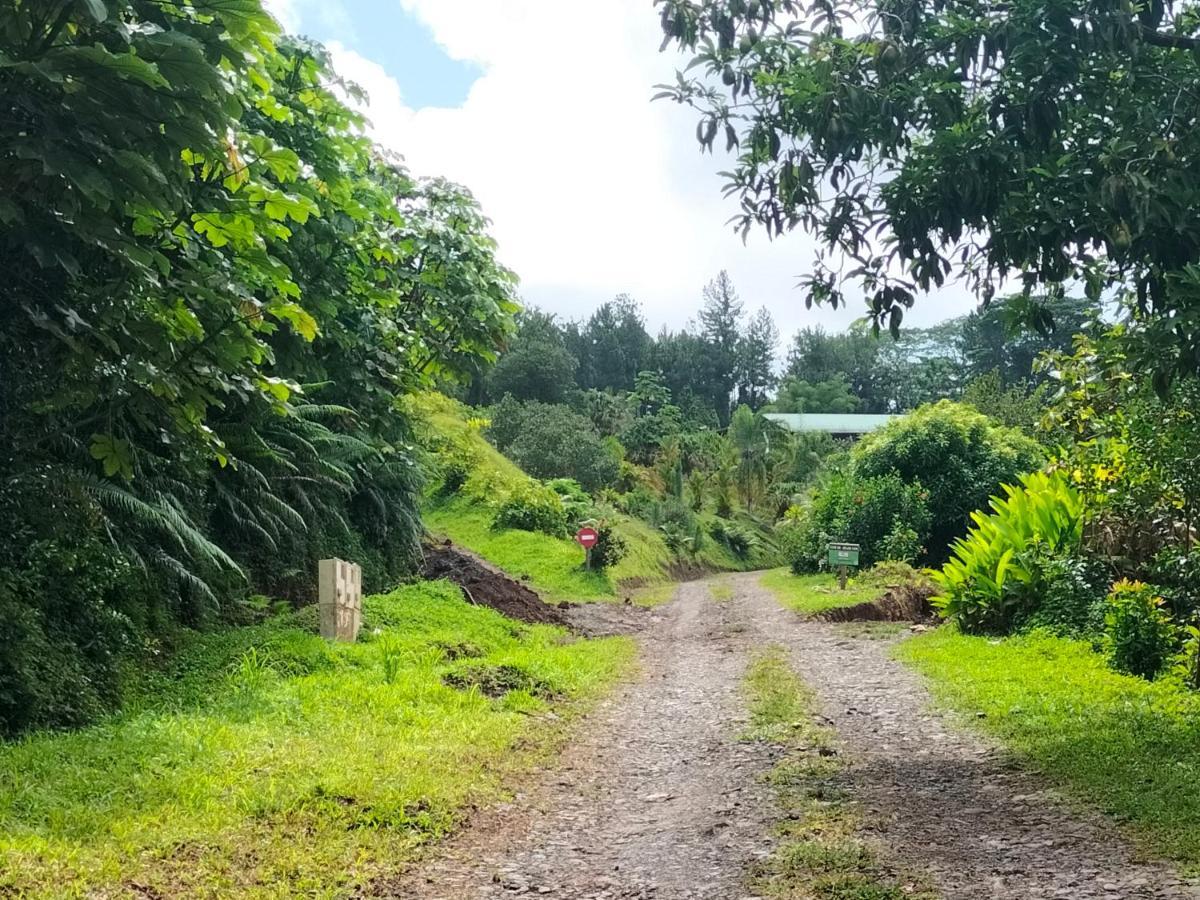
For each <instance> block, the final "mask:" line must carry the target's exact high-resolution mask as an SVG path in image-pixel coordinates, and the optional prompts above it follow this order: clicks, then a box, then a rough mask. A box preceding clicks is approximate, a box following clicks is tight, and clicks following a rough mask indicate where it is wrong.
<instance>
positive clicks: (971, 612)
mask: <svg viewBox="0 0 1200 900" xmlns="http://www.w3.org/2000/svg"><path fill="white" fill-rule="evenodd" d="M1004 495H1005V496H1004V497H1002V498H1001V497H993V498H992V501H991V504H990V505H991V509H992V512H991V513H990V514H985V513H982V512H975V513H972V514H971V518H972V520H973V521H974V523H975V527H974V528H972V529H971V531H970V532H969V533H968V534H967V535H966V536H965V537H963V538H960V539H958V540H956V541H955V542H954V545H953V550H954V555H953V557H952V558H951V559H950V560H949V562H947V563H946V565H945V566H944V567H943V568H942V570H941V571H940V572H935V573H934V576H933V577H934V580H935V581H936V583H937V585H938V587H939V589H940V591H941V593H940V595H939V596H938V597H937V598H935V599H934V603H935V604H936V605H938V606H939V607H940V608H941V609H942V610H944V611H945V613H946V614H947V615H950V616H953V617H954V618H955V619H957V620H958V622H960V623H961V624H962V626H963V627H964V628H966V629H968V630H971V631H990V632H1001V633H1003V632H1005V631H1009V630H1011V629H1012V628H1013V627H1014V626H1015V625H1017V624H1021V623H1023V622H1025V621H1026V620H1027V619H1028V618H1029V616H1030V615H1032V614H1033V612H1034V611H1035V610H1036V609H1037V607H1038V606H1039V604H1040V603H1041V602H1042V601H1043V599H1044V594H1045V592H1046V590H1047V585H1048V582H1049V580H1050V579H1049V578H1048V577H1047V575H1048V574H1049V573H1048V572H1047V566H1048V564H1049V563H1050V561H1051V560H1054V559H1059V558H1062V557H1065V556H1067V555H1069V554H1071V553H1073V552H1074V551H1075V549H1076V548H1077V547H1078V546H1079V541H1080V537H1081V535H1082V531H1083V508H1082V504H1081V500H1080V497H1079V492H1078V491H1077V490H1075V488H1074V487H1073V486H1072V485H1071V483H1070V481H1069V480H1068V479H1067V478H1066V477H1065V476H1063V475H1062V474H1061V473H1055V474H1052V475H1046V474H1042V473H1033V474H1031V475H1027V476H1025V477H1024V478H1022V479H1021V483H1020V485H1019V486H1013V485H1008V484H1006V485H1004Z"/></svg>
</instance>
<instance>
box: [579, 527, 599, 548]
mask: <svg viewBox="0 0 1200 900" xmlns="http://www.w3.org/2000/svg"><path fill="white" fill-rule="evenodd" d="M575 540H576V541H577V542H578V544H579V545H580V546H581V547H583V548H584V549H585V550H591V549H592V548H593V547H595V546H596V542H597V541H598V540H600V534H599V533H598V532H597V531H596V529H595V528H586V527H585V528H580V529H579V530H578V531H577V532H575Z"/></svg>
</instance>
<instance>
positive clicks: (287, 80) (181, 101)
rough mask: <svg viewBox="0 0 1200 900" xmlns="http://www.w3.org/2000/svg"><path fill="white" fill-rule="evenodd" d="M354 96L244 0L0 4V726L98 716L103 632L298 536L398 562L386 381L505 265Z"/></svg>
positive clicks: (220, 586)
mask: <svg viewBox="0 0 1200 900" xmlns="http://www.w3.org/2000/svg"><path fill="white" fill-rule="evenodd" d="M356 93H357V91H356V89H355V88H354V87H353V86H352V85H348V84H346V83H344V82H343V81H341V80H340V79H339V78H338V76H337V74H336V72H334V71H333V70H332V68H331V66H330V64H329V59H328V56H327V54H326V53H325V51H324V50H323V49H322V48H321V47H320V46H318V45H315V44H312V43H309V42H305V41H302V40H297V39H293V38H290V37H287V36H284V35H282V34H280V33H279V31H278V26H277V25H276V23H275V21H274V20H273V19H272V18H271V17H270V16H269V15H267V13H266V12H264V10H263V9H262V7H261V5H260V2H259V0H192V2H188V3H178V4H175V3H163V2H159V0H87V2H78V0H54V2H43V3H18V4H16V5H15V6H14V5H11V4H10V6H9V8H8V9H7V10H6V12H5V13H4V14H3V16H0V109H3V110H4V113H3V115H4V119H5V125H4V130H3V135H2V137H0V182H2V183H3V184H4V192H3V196H0V265H2V266H3V268H4V271H5V272H7V273H9V276H10V277H9V278H7V279H6V281H5V283H4V286H3V288H0V291H2V292H3V303H0V516H2V517H3V519H4V521H5V522H6V524H7V526H8V529H9V531H8V535H9V537H10V540H8V541H6V542H4V546H3V547H0V572H3V573H4V574H3V577H0V611H2V612H0V614H2V615H3V616H4V618H5V619H6V621H11V622H13V623H15V624H14V628H13V630H12V632H11V633H10V634H11V637H10V635H9V634H6V640H7V641H8V644H7V645H6V648H5V651H4V653H2V654H0V730H5V729H6V728H16V727H23V726H25V725H28V724H53V723H54V722H58V723H62V722H64V721H77V720H81V719H83V718H86V717H87V716H89V715H92V714H94V713H95V712H96V710H97V709H98V708H100V707H102V706H103V705H104V704H105V703H106V702H110V701H111V698H112V693H113V691H114V690H115V688H114V682H115V672H116V666H117V662H118V660H119V651H120V650H121V649H122V648H127V647H130V646H135V645H137V641H138V640H140V639H142V638H145V637H148V631H150V630H153V629H154V628H156V627H157V628H165V627H167V624H168V623H170V622H172V621H178V620H183V621H189V622H200V621H203V620H204V619H205V618H206V617H208V616H209V615H211V614H212V613H214V612H215V611H216V610H218V609H224V608H227V607H228V606H229V604H230V603H231V602H236V601H237V600H238V599H239V598H241V597H243V596H245V594H246V593H247V592H248V591H249V590H252V589H253V590H260V591H276V590H284V589H288V592H289V593H291V594H292V595H293V596H304V595H305V592H311V589H312V588H311V579H310V578H309V575H308V570H309V567H310V564H311V563H312V562H313V560H315V559H317V558H320V557H323V556H330V555H346V556H349V557H351V558H354V559H357V560H360V561H362V562H363V564H364V572H365V576H366V578H367V580H368V585H372V584H374V585H380V584H381V583H382V582H383V581H384V580H385V579H394V578H395V577H397V576H398V575H400V574H402V573H403V572H405V571H407V568H408V566H409V565H410V564H411V561H412V558H413V555H414V554H415V550H416V539H417V536H418V535H419V522H418V520H417V513H416V502H417V496H418V491H419V489H420V476H419V474H418V470H417V465H416V460H415V459H414V455H413V452H412V450H411V448H410V447H409V445H408V442H407V424H406V418H405V416H404V414H403V411H402V409H401V408H400V406H399V403H398V401H399V398H400V397H402V396H403V395H404V394H406V393H408V392H410V391H412V390H414V389H418V388H422V387H427V386H432V385H433V384H435V383H437V382H440V381H442V380H447V379H451V380H452V379H456V378H462V377H465V376H466V375H467V374H468V373H470V372H471V371H473V370H474V369H475V368H476V367H477V366H478V365H479V364H480V363H483V362H487V361H490V360H493V359H494V358H495V353H496V350H497V349H498V347H500V346H501V345H503V344H504V343H505V342H506V340H507V338H508V335H509V334H510V332H511V330H512V318H513V314H514V313H515V311H516V309H517V305H516V303H515V298H514V287H515V279H514V277H513V276H512V274H511V273H509V272H508V271H507V270H505V269H504V268H503V267H502V266H500V265H499V263H498V262H497V260H496V258H495V253H494V250H495V245H494V243H493V242H492V240H491V238H490V237H489V236H488V234H487V223H486V220H485V219H484V217H483V215H482V213H481V211H480V210H479V208H478V206H477V205H476V203H475V201H474V200H473V199H472V197H471V196H470V194H469V193H468V192H467V191H466V190H465V189H463V188H461V187H459V186H457V185H453V184H450V183H448V182H445V181H442V180H438V179H431V180H422V179H416V178H414V177H413V176H412V175H410V174H409V172H408V171H407V170H406V169H405V168H404V167H403V165H401V163H400V162H399V161H398V160H397V159H396V158H394V157H392V156H390V155H388V154H387V153H385V152H384V151H383V150H382V149H380V148H379V147H377V146H374V145H373V144H372V143H371V142H370V141H369V140H368V139H367V138H365V137H364V136H363V127H362V126H363V122H362V121H361V118H360V117H359V116H358V115H357V114H356V113H355V112H354V111H353V110H352V109H351V108H350V107H349V106H348V105H347V103H346V101H345V96H346V95H347V94H350V95H354V94H356ZM66 569H71V570H72V571H74V572H75V576H76V577H77V579H78V584H77V585H76V586H75V588H74V589H73V590H72V592H71V593H70V595H69V598H70V603H69V604H63V603H59V602H57V601H56V600H55V597H57V596H58V595H59V594H60V593H61V591H60V589H59V587H58V585H57V583H56V582H57V580H58V579H59V577H60V574H61V573H62V572H63V571H65V570H66ZM49 635H53V636H54V639H53V640H50V639H49V638H48V636H49ZM84 659H86V660H89V662H87V663H86V664H81V663H80V660H84ZM48 716H54V717H57V718H53V719H51V718H47V717H48ZM18 717H21V718H20V720H18Z"/></svg>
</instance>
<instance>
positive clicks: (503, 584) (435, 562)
mask: <svg viewBox="0 0 1200 900" xmlns="http://www.w3.org/2000/svg"><path fill="white" fill-rule="evenodd" d="M424 551H425V562H424V564H423V565H422V567H421V577H422V578H430V579H433V578H445V579H446V580H447V581H452V582H454V583H455V584H457V585H458V586H459V587H461V588H462V589H463V591H464V592H465V593H466V595H467V599H468V600H470V601H471V602H472V603H475V604H477V605H479V606H488V607H491V608H492V609H494V610H496V611H497V612H500V613H503V614H504V615H506V616H508V617H509V618H510V619H519V620H520V621H522V622H533V623H535V624H539V625H569V624H570V623H569V622H568V621H567V618H566V616H564V615H563V614H562V613H561V612H559V610H558V609H556V608H555V607H553V606H551V605H550V604H548V603H543V602H542V598H541V597H539V596H538V595H537V594H536V593H534V592H533V591H532V590H530V589H529V588H528V587H527V586H526V585H524V584H522V583H521V582H520V581H517V580H515V579H513V578H510V577H509V576H508V575H506V574H504V573H503V572H501V571H500V570H499V569H497V568H495V567H494V566H492V565H490V564H489V563H487V562H486V561H484V560H482V559H480V558H479V557H478V556H476V555H475V554H473V553H470V552H469V551H467V550H463V549H462V548H461V547H455V546H454V545H453V544H451V543H450V542H449V541H446V542H445V543H440V544H433V543H429V544H426V545H425V548H424Z"/></svg>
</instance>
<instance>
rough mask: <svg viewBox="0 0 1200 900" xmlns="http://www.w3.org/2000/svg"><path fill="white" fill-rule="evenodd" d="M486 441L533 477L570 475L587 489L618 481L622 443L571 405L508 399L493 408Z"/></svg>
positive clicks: (591, 489)
mask: <svg viewBox="0 0 1200 900" xmlns="http://www.w3.org/2000/svg"><path fill="white" fill-rule="evenodd" d="M489 415H490V419H491V424H490V425H489V426H488V429H487V436H488V439H489V440H491V441H492V443H493V444H495V446H496V447H497V449H499V450H500V451H501V452H502V453H504V454H505V455H506V456H507V457H508V458H509V459H511V460H512V461H513V462H515V463H516V464H517V465H518V466H520V467H521V468H522V469H524V470H525V471H526V472H527V473H528V474H530V475H532V476H534V477H535V478H571V479H574V480H575V481H577V482H579V484H580V485H581V486H582V487H583V489H584V490H586V491H596V490H599V489H600V488H604V487H611V486H613V485H615V484H616V483H617V481H618V479H619V477H620V474H621V451H620V445H619V444H617V443H616V442H615V441H613V440H611V439H602V438H601V437H600V435H599V434H598V433H597V432H596V429H595V428H594V427H593V426H592V423H591V422H590V421H589V420H588V419H586V418H584V417H583V416H581V415H579V414H578V413H577V412H574V411H573V410H572V409H570V408H569V407H567V406H561V405H554V404H547V403H518V402H516V401H514V400H513V399H512V398H511V397H506V398H504V400H502V401H501V402H500V403H497V404H496V405H495V406H493V407H492V408H491V410H490V413H489Z"/></svg>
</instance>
